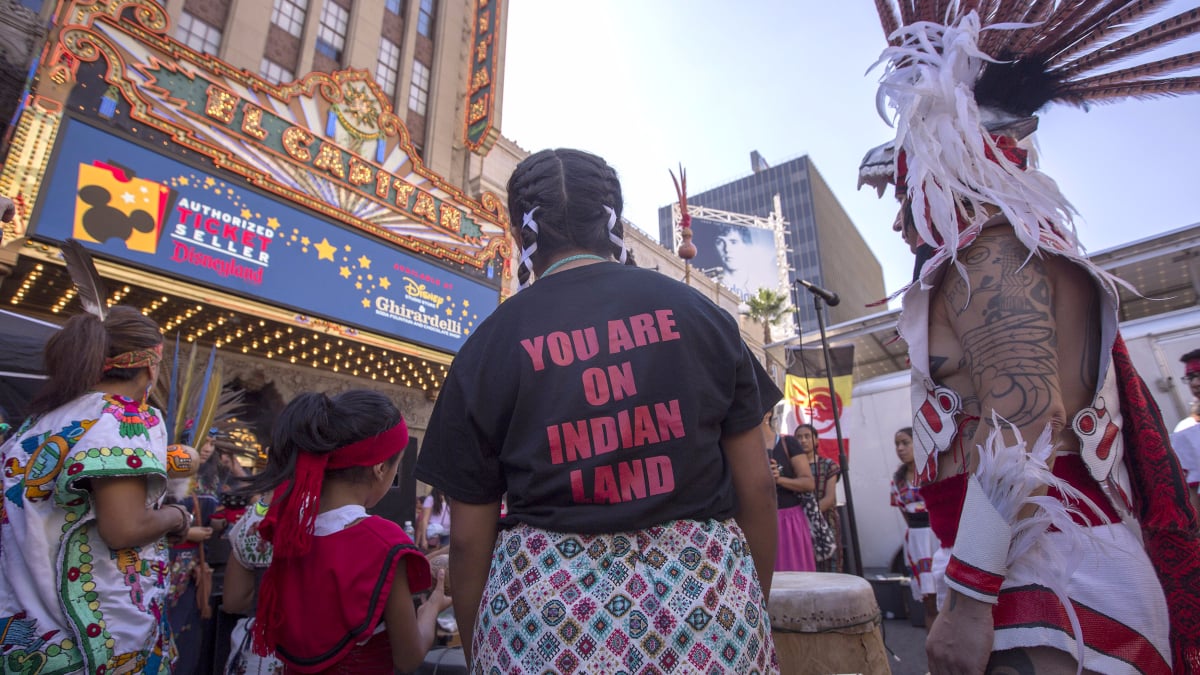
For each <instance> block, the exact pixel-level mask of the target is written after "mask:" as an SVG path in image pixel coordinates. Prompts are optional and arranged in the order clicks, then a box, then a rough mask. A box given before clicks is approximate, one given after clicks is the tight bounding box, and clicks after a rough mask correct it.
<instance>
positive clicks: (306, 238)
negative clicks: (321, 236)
mask: <svg viewBox="0 0 1200 675" xmlns="http://www.w3.org/2000/svg"><path fill="white" fill-rule="evenodd" d="M300 243H301V244H304V245H305V246H308V245H309V244H311V243H312V242H311V241H309V239H308V237H300Z"/></svg>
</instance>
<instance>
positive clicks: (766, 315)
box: [746, 288, 792, 344]
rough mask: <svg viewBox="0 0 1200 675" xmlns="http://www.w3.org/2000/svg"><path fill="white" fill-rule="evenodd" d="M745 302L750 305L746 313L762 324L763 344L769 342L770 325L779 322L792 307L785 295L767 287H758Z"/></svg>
mask: <svg viewBox="0 0 1200 675" xmlns="http://www.w3.org/2000/svg"><path fill="white" fill-rule="evenodd" d="M746 304H747V305H749V307H750V310H749V311H748V312H746V313H747V315H749V316H750V318H751V319H754V320H755V321H757V322H759V323H761V324H762V326H763V344H771V326H773V325H775V324H777V323H779V322H780V321H781V320H782V319H783V318H784V317H785V316H787V314H788V312H790V311H791V309H792V308H791V307H790V306H789V305H788V298H787V296H786V295H784V294H783V293H779V292H776V291H773V290H771V289H769V288H760V289H758V292H757V293H755V294H754V295H752V296H751V297H750V299H749V300H747V301H746Z"/></svg>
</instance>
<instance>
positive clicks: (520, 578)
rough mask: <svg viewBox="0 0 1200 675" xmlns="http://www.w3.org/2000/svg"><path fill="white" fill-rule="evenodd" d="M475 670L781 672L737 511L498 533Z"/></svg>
mask: <svg viewBox="0 0 1200 675" xmlns="http://www.w3.org/2000/svg"><path fill="white" fill-rule="evenodd" d="M473 645H474V654H475V660H474V664H473V667H474V672H475V673H487V674H488V675H491V674H493V673H495V674H500V673H564V674H568V675H569V674H572V673H579V674H583V673H595V674H599V673H604V674H605V675H615V674H617V673H630V674H632V673H671V672H677V673H695V672H703V673H776V672H778V670H779V666H778V663H777V661H776V657H775V646H774V643H773V642H772V641H771V626H770V618H769V616H768V614H767V608H766V600H765V599H764V598H763V594H762V588H761V587H760V586H759V583H758V576H757V574H756V573H755V571H754V564H753V561H752V559H751V557H750V551H749V548H748V547H747V545H746V539H745V536H744V535H743V534H742V531H741V529H740V528H738V526H737V525H736V524H735V523H734V522H733V521H732V520H726V521H716V520H705V521H694V520H675V521H670V522H667V523H664V524H662V525H657V526H654V527H651V528H647V529H645V530H637V531H633V532H622V533H617V534H598V535H577V534H565V533H560V532H550V531H547V530H542V529H538V528H534V527H529V526H527V525H519V526H517V527H515V528H513V529H511V530H506V531H504V532H502V533H501V534H500V536H499V537H498V538H497V540H496V548H495V550H494V551H493V552H492V564H491V570H490V571H489V573H488V583H487V586H486V587H485V588H484V593H483V599H482V602H481V603H480V613H479V619H478V621H477V623H476V628H475V635H474V639H473Z"/></svg>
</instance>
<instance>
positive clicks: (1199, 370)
mask: <svg viewBox="0 0 1200 675" xmlns="http://www.w3.org/2000/svg"><path fill="white" fill-rule="evenodd" d="M1183 374H1184V375H1200V359H1192V360H1191V361H1184V363H1183Z"/></svg>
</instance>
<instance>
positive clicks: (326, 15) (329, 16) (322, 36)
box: [317, 0, 350, 62]
mask: <svg viewBox="0 0 1200 675" xmlns="http://www.w3.org/2000/svg"><path fill="white" fill-rule="evenodd" d="M349 23H350V13H349V12H347V11H346V8H344V7H342V6H341V5H339V4H337V3H336V2H334V1H333V0H325V4H324V5H322V6H321V27H320V28H318V29H317V51H318V52H321V53H322V54H324V55H325V56H328V57H329V58H331V59H333V60H334V61H338V62H341V60H342V49H343V48H345V46H346V25H347V24H349Z"/></svg>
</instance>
